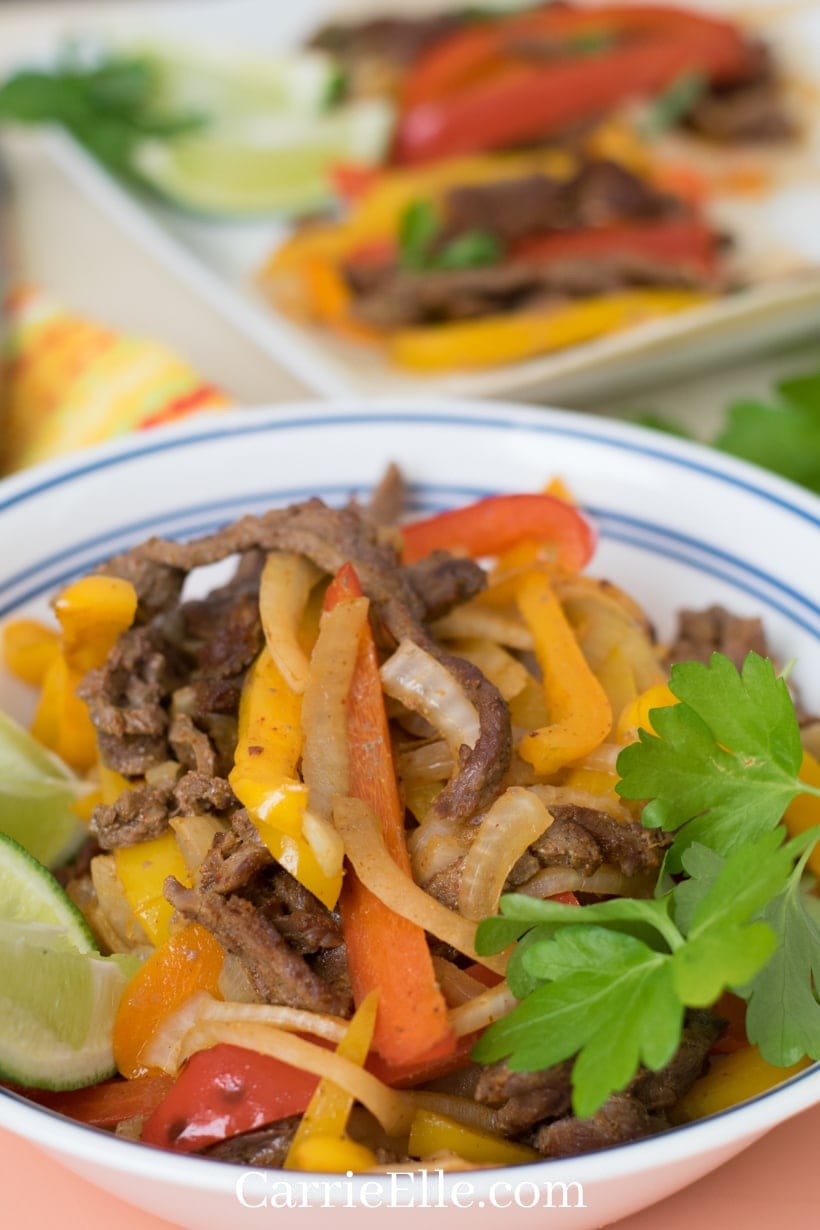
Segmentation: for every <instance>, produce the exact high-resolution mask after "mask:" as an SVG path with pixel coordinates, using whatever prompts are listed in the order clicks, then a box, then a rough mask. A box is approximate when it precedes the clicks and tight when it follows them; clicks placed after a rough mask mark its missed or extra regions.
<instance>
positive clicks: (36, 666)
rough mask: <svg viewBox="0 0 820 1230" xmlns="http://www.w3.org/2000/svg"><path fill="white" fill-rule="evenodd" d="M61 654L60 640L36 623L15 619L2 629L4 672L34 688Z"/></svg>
mask: <svg viewBox="0 0 820 1230" xmlns="http://www.w3.org/2000/svg"><path fill="white" fill-rule="evenodd" d="M59 652H60V638H59V636H58V635H57V632H56V631H55V630H54V629H53V628H49V627H48V626H47V625H46V624H43V623H40V621H39V619H15V620H13V621H12V622H11V623H9V624H6V626H5V628H4V629H3V661H4V663H5V665H6V668H7V670H9V671H11V673H12V674H13V675H14V676H16V678H17V679H21V680H22V681H23V683H30V684H32V685H33V686H34V687H41V686H42V683H43V680H44V678H45V675H46V671H47V670H48V668H49V667H50V666H51V664H52V662H53V661H54V660H55V658H56V657H57V656H58V654H59Z"/></svg>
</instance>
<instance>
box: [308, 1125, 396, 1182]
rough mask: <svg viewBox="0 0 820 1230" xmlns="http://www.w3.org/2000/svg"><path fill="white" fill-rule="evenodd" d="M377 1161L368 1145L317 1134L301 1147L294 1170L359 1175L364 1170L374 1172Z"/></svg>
mask: <svg viewBox="0 0 820 1230" xmlns="http://www.w3.org/2000/svg"><path fill="white" fill-rule="evenodd" d="M377 1160H378V1159H377V1158H376V1154H375V1153H374V1152H373V1150H372V1149H368V1147H367V1145H360V1144H359V1143H358V1142H357V1141H355V1140H339V1139H338V1138H337V1137H335V1136H322V1135H320V1134H317V1135H316V1136H310V1137H309V1138H308V1139H307V1140H305V1141H304V1142H303V1143H302V1144H301V1145H300V1146H299V1150H298V1154H297V1163H296V1165H295V1166H294V1169H298V1170H311V1171H318V1172H321V1173H325V1174H347V1172H348V1171H352V1173H353V1174H358V1173H360V1172H361V1171H363V1170H372V1169H373V1167H374V1166H375V1165H376V1162H377Z"/></svg>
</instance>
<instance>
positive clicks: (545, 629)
mask: <svg viewBox="0 0 820 1230" xmlns="http://www.w3.org/2000/svg"><path fill="white" fill-rule="evenodd" d="M518 605H519V609H520V611H521V614H522V615H523V617H524V620H525V622H526V624H527V626H528V627H529V629H530V631H531V632H532V635H533V639H534V642H535V656H536V658H537V660H538V665H539V666H540V667H541V674H542V677H543V681H544V696H545V699H546V703H547V712H548V713H549V716H550V722H549V724H548V725H547V726H543V727H541V728H540V729H539V730H535V731H532V732H531V733H530V734H527V735H525V736H524V737H523V739H521V741H520V743H519V745H518V753H519V755H520V756H522V757H523V759H524V760H526V761H527V763H528V764H531V765H532V766H533V767H534V768H535V770H536V772H538V773H540V774H543V775H544V776H548V775H549V774H550V773H555V772H556V770H557V769H561V768H563V767H564V765H567V764H570V763H571V762H572V761H573V760H579V759H580V758H581V757H582V756H586V755H587V754H588V753H589V752H591V751H592V750H593V749H594V748H596V747H598V746H599V744H601V743H603V741H604V739H605V738H606V737H607V735H608V734H609V732H610V730H611V728H612V710H611V708H610V704H609V701H608V699H607V696H606V693H605V692H604V690H603V688H602V687H601V685H600V683H599V682H598V680H597V679H596V678H595V676H594V674H593V673H592V671H591V670H590V668H589V666H588V664H587V662H586V660H585V658H584V655H583V654H582V653H581V650H580V648H579V646H578V642H577V641H576V639H575V634H574V633H573V631H572V628H571V627H570V625H569V622H568V620H567V618H566V616H565V614H564V612H563V610H562V608H561V604H560V602H559V601H558V599H557V598H556V596H555V594H554V593H553V591H552V588H551V586H550V583H549V578H548V577H547V576H546V575H545V574H544V573H542V572H533V573H531V574H530V575H529V576H528V577H526V578H525V579H524V580H523V581H522V583H521V587H520V589H519V593H518Z"/></svg>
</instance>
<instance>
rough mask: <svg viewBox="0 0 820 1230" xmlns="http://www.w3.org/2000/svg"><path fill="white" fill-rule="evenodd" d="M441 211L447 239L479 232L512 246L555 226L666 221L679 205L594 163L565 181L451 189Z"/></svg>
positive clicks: (623, 172) (619, 170) (620, 170)
mask: <svg viewBox="0 0 820 1230" xmlns="http://www.w3.org/2000/svg"><path fill="white" fill-rule="evenodd" d="M444 208H445V217H446V220H447V233H448V235H453V234H462V233H464V232H465V231H471V230H484V231H490V232H492V234H494V235H496V236H497V237H498V238H499V239H500V240H502V241H503V242H505V243H512V242H514V241H515V240H518V239H524V238H526V237H528V236H530V235H536V234H543V232H544V231H550V230H553V229H558V228H560V229H565V228H571V229H577V228H581V227H587V226H605V225H607V224H608V223H611V222H615V221H618V220H622V219H625V218H632V219H643V220H649V219H657V218H663V217H669V216H672V215H674V214H676V213H679V212H680V210H681V205H680V203H679V202H678V201H677V199H676V198H675V197H671V196H669V195H668V194H667V193H665V192H660V191H658V189H657V188H655V187H654V186H653V185H652V184H650V183H648V182H647V181H646V180H645V179H641V178H640V177H639V176H637V175H634V174H633V173H632V172H631V171H629V170H628V169H627V168H626V167H623V166H621V165H620V164H619V163H617V162H610V161H609V160H608V159H594V160H591V161H589V162H586V163H585V164H584V165H583V166H582V167H581V169H580V170H579V171H578V173H577V174H576V175H574V176H573V177H572V178H571V179H569V180H558V179H552V178H551V177H549V176H547V175H541V174H536V175H527V176H525V177H523V178H521V179H507V180H500V181H496V182H495V183H488V184H470V185H465V186H464V187H459V188H453V189H451V190H450V192H449V193H448V194H447V197H446V199H445V206H444Z"/></svg>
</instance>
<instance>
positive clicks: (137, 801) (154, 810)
mask: <svg viewBox="0 0 820 1230" xmlns="http://www.w3.org/2000/svg"><path fill="white" fill-rule="evenodd" d="M238 807H239V801H238V800H237V798H236V796H235V795H234V793H233V791H232V790H231V788H230V786H229V784H228V783H227V782H226V781H225V780H224V778H221V777H209V776H207V775H206V774H203V773H195V772H194V773H185V774H184V775H183V776H182V777H181V778H180V779H179V781H178V782H176V783H175V785H173V786H136V787H135V788H134V789H132V790H123V791H122V793H121V794H120V796H119V798H118V799H117V800H116V802H114V803H99V804H98V805H97V806H96V807H95V808H94V812H93V814H92V817H91V832H92V833H93V834H94V835H95V837H96V838H97V840H98V841H99V843H100V846H101V847H102V849H103V850H114V849H117V848H118V847H122V846H133V845H136V844H137V842H140V841H149V840H151V839H152V838H154V837H160V836H161V835H162V834H163V833H164V832H165V830H166V829H167V827H168V821H169V820H170V819H171V817H172V816H190V815H202V814H204V813H210V814H214V815H217V816H220V817H227V816H228V815H230V813H231V812H232V811H234V810H235V809H236V808H238Z"/></svg>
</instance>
